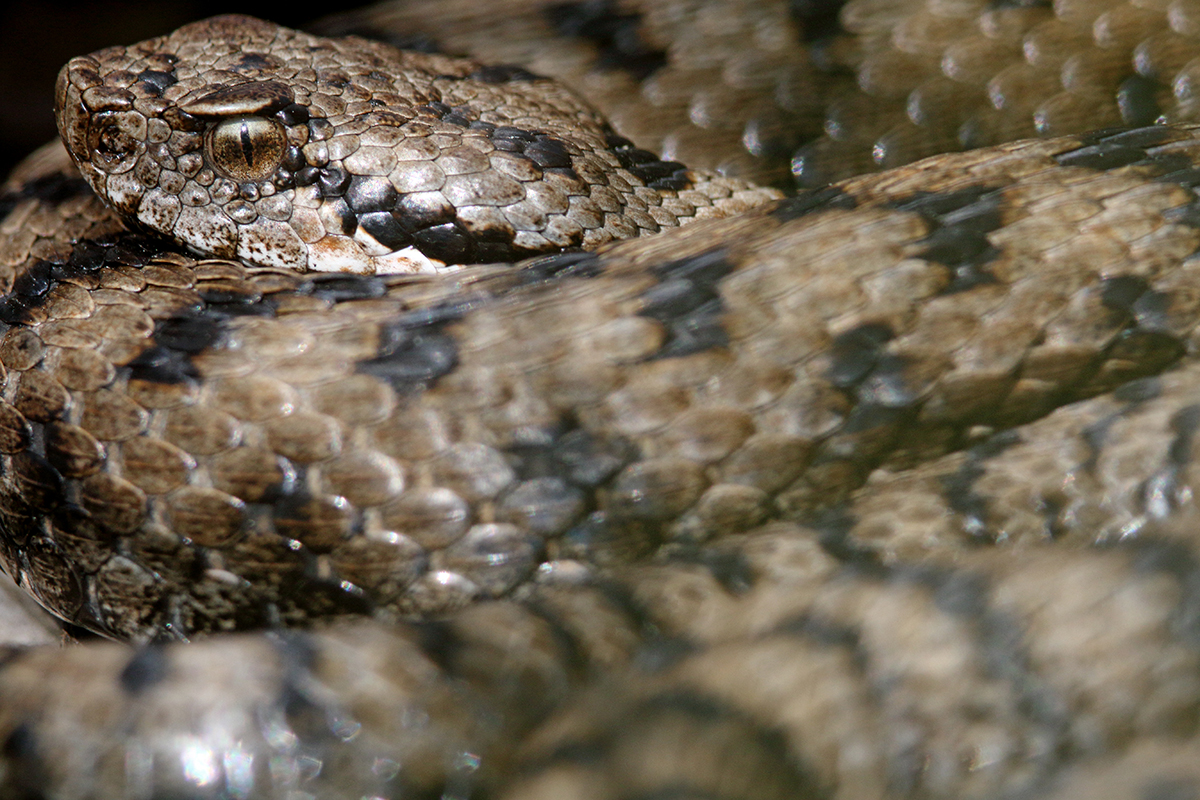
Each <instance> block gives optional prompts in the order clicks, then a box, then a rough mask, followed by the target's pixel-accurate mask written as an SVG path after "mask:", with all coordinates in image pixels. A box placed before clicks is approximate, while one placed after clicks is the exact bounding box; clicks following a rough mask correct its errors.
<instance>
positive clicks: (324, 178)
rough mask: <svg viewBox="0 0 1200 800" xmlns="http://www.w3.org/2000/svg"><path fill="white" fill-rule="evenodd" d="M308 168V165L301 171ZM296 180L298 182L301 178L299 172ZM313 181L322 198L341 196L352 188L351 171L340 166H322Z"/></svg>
mask: <svg viewBox="0 0 1200 800" xmlns="http://www.w3.org/2000/svg"><path fill="white" fill-rule="evenodd" d="M306 169H308V167H305V168H304V169H302V170H301V172H304V171H305V170H306ZM306 174H307V173H306ZM296 180H297V182H299V180H300V174H299V173H297V174H296ZM313 183H315V184H316V187H317V194H318V195H319V196H320V197H321V199H328V198H330V197H341V196H342V195H343V194H345V193H346V190H347V189H348V188H350V173H348V172H346V170H344V169H342V168H341V167H338V166H333V165H330V166H327V167H321V168H320V169H318V170H317V171H316V174H315V179H314V181H313Z"/></svg>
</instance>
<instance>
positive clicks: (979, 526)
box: [940, 431, 1053, 541]
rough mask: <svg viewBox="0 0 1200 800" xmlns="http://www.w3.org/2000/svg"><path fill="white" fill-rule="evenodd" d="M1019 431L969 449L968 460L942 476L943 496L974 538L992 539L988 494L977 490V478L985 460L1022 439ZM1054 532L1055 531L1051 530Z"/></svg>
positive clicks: (979, 476)
mask: <svg viewBox="0 0 1200 800" xmlns="http://www.w3.org/2000/svg"><path fill="white" fill-rule="evenodd" d="M1020 441H1021V437H1020V435H1019V434H1018V433H1017V432H1016V431H1004V432H1003V433H998V434H996V435H994V436H991V437H989V438H988V439H987V440H986V441H984V442H982V443H980V444H978V445H976V446H975V447H972V448H971V449H970V450H969V451H967V460H966V461H965V462H963V464H962V466H960V467H959V468H958V469H957V470H956V471H955V472H953V473H952V474H950V475H946V476H944V477H942V478H941V481H940V482H941V485H942V496H943V497H944V498H945V499H946V504H947V505H948V506H950V509H951V510H952V511H954V512H956V513H957V514H959V515H960V516H961V517H962V520H963V521H962V526H963V530H964V531H965V532H966V533H967V534H968V535H969V536H971V537H972V538H975V539H981V540H985V541H987V540H989V532H988V523H987V518H988V502H987V498H985V497H984V496H983V495H980V494H977V493H976V492H975V481H977V480H979V478H981V477H982V476H983V475H984V473H985V472H986V471H987V470H986V468H985V466H984V463H985V462H986V461H987V460H988V459H990V458H993V457H995V456H997V455H999V454H1000V453H1003V452H1004V451H1005V450H1007V449H1008V448H1010V447H1012V446H1013V445H1015V444H1018V443H1020ZM1051 533H1053V531H1051Z"/></svg>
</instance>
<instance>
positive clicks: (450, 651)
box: [410, 620, 463, 674]
mask: <svg viewBox="0 0 1200 800" xmlns="http://www.w3.org/2000/svg"><path fill="white" fill-rule="evenodd" d="M410 624H411V625H412V627H413V629H414V630H415V631H416V633H417V646H418V647H420V648H421V652H422V653H424V654H425V655H427V656H428V657H429V660H430V661H432V662H433V663H434V664H437V665H438V667H440V668H441V669H442V670H444V671H446V672H450V673H451V674H453V665H454V662H455V660H456V659H457V658H458V656H459V655H460V654H461V653H462V649H463V641H462V639H461V637H460V636H459V635H458V632H457V631H455V630H454V628H453V627H451V625H450V623H448V622H445V621H442V620H420V621H415V622H412V623H410Z"/></svg>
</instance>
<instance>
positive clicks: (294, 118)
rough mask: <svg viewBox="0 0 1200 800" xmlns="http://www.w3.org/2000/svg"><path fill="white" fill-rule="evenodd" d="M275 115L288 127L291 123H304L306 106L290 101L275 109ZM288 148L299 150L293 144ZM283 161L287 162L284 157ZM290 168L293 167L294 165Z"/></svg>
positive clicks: (306, 115) (306, 120)
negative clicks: (288, 103)
mask: <svg viewBox="0 0 1200 800" xmlns="http://www.w3.org/2000/svg"><path fill="white" fill-rule="evenodd" d="M275 117H276V119H278V120H279V121H280V122H282V123H283V124H284V125H287V126H289V127H290V126H292V125H304V124H306V123H307V122H308V120H309V113H308V106H303V105H300V104H299V103H292V104H290V105H286V106H284V107H283V108H281V109H279V110H278V111H276V112H275ZM289 150H295V151H296V152H299V148H297V147H295V146H293V147H291V148H289ZM284 163H285V164H287V163H289V162H288V160H287V159H285V161H284ZM291 168H292V169H295V166H293V167H291Z"/></svg>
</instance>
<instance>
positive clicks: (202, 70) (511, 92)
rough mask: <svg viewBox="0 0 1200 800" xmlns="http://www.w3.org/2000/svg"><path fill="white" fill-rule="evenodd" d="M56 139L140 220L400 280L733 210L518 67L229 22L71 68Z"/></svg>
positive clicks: (723, 195) (62, 80)
mask: <svg viewBox="0 0 1200 800" xmlns="http://www.w3.org/2000/svg"><path fill="white" fill-rule="evenodd" d="M56 105H57V113H58V124H59V131H60V133H61V135H62V138H63V141H64V142H65V144H66V146H67V149H68V150H69V152H70V153H71V155H72V157H73V158H74V159H75V161H76V162H77V164H78V165H79V168H80V170H81V171H82V173H83V175H84V177H85V178H86V179H87V180H88V181H89V183H90V184H91V186H92V187H93V188H94V189H95V191H96V192H97V193H98V194H99V195H100V197H101V198H102V199H104V200H105V201H106V202H107V203H108V204H109V205H110V206H112V207H113V208H114V209H116V210H117V211H118V212H119V213H121V214H123V215H124V216H125V217H126V218H127V219H128V220H130V221H131V222H133V223H135V224H137V225H139V226H141V227H144V228H149V229H151V230H153V231H156V232H158V233H160V234H163V235H165V236H168V237H171V238H173V239H176V240H178V241H179V242H181V243H183V244H184V245H186V246H187V247H189V248H191V249H193V250H195V251H197V252H199V253H201V254H210V255H214V256H219V257H224V258H238V259H241V260H243V261H245V262H248V263H251V264H257V265H262V266H269V267H293V268H297V269H314V270H324V271H347V272H359V273H394V272H414V271H436V270H439V269H442V268H444V267H445V266H447V265H453V264H461V263H474V262H485V261H510V260H513V259H515V258H519V257H522V256H526V255H532V254H537V253H543V252H552V251H556V250H561V249H563V248H578V247H582V248H585V249H589V248H593V247H595V246H598V245H600V244H603V243H604V242H606V241H609V240H612V239H616V238H627V237H630V236H636V235H639V234H641V233H654V232H657V231H659V230H660V229H661V228H664V227H673V226H674V225H677V224H680V223H681V222H682V221H686V220H688V219H691V218H694V217H698V216H705V215H709V216H711V215H713V214H712V211H713V207H714V206H716V205H718V203H719V202H722V201H723V200H724V199H727V198H729V197H730V196H731V195H733V194H735V193H736V187H733V189H731V187H730V185H729V184H728V183H726V184H723V185H716V187H715V188H713V189H712V190H711V191H701V190H698V189H696V187H695V186H693V183H692V180H693V177H692V173H690V172H688V171H687V170H686V169H685V168H684V167H683V166H682V165H681V164H677V163H674V162H664V161H661V160H659V159H658V158H657V157H655V156H654V155H653V154H651V153H647V152H645V151H642V150H637V149H636V148H634V147H633V145H632V144H630V143H629V141H628V140H626V139H623V138H621V137H619V136H617V135H616V134H614V133H613V132H612V130H611V128H609V127H608V126H607V124H606V123H605V122H604V121H603V120H602V119H601V118H600V117H599V116H598V115H597V114H596V113H595V112H594V111H592V110H591V109H590V108H589V107H588V106H586V105H585V104H584V103H583V102H582V101H580V100H579V99H578V98H577V97H575V95H573V94H572V93H571V92H570V91H569V90H567V89H565V88H564V87H562V86H560V85H558V84H556V83H554V82H553V81H549V80H547V79H544V78H539V77H538V76H535V75H532V74H530V73H528V72H526V71H524V70H522V69H519V68H516V67H484V66H481V65H480V64H478V63H477V62H474V61H469V60H466V59H456V58H449V57H445V56H440V55H430V54H423V53H407V52H403V51H400V50H396V49H394V48H391V47H388V46H386V45H383V44H380V43H376V42H369V41H367V40H364V39H359V38H355V37H347V38H345V39H325V38H320V37H316V36H311V35H308V34H305V33H301V32H298V31H294V30H290V29H288V28H283V27H280V26H277V25H274V24H272V23H269V22H264V21H261V20H257V19H254V18H251V17H245V16H221V17H214V18H212V19H208V20H204V21H202V22H197V23H193V24H191V25H187V26H185V27H183V28H180V29H179V30H177V31H175V32H174V33H172V34H170V35H167V36H163V37H159V38H156V39H150V40H147V41H145V42H141V43H140V44H136V45H132V46H130V47H112V48H108V49H105V50H101V51H98V52H96V53H93V54H91V55H87V56H80V57H78V58H75V59H72V60H71V61H70V62H69V63H68V64H67V65H66V66H65V67H64V68H63V70H62V72H61V73H60V75H59V79H58V86H57V92H56Z"/></svg>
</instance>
